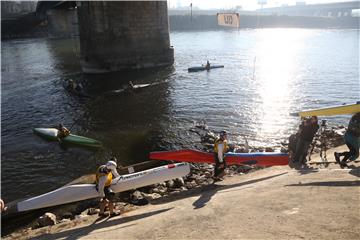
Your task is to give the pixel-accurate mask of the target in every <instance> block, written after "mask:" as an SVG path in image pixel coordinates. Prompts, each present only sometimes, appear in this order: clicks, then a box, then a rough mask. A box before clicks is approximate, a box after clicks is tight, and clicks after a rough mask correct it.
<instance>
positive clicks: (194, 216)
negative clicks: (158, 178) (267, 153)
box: [4, 145, 360, 239]
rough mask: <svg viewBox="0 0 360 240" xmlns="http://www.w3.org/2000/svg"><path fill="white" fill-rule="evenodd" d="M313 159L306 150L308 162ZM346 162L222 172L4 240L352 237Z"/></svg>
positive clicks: (352, 184)
mask: <svg viewBox="0 0 360 240" xmlns="http://www.w3.org/2000/svg"><path fill="white" fill-rule="evenodd" d="M345 150H347V147H346V146H344V145H343V146H340V147H337V148H333V149H331V150H328V161H329V162H334V161H333V160H334V159H333V152H334V151H345ZM320 161H321V159H320V158H319V157H316V156H315V155H313V158H312V161H311V162H320ZM311 162H310V163H311ZM351 167H352V168H351V169H340V167H339V165H337V164H333V163H331V164H329V166H328V167H327V168H324V167H316V168H310V169H302V170H294V169H291V168H289V167H271V168H266V169H261V170H259V171H253V172H251V173H249V174H246V175H232V176H229V175H228V177H227V178H226V179H225V180H224V181H222V182H219V183H216V184H209V185H204V186H201V187H198V188H194V189H192V190H188V191H184V192H178V193H175V194H171V195H169V196H166V197H162V198H159V199H154V200H152V201H150V204H149V205H147V206H144V207H135V208H133V209H131V211H128V210H125V211H123V212H122V215H121V216H119V217H114V218H106V219H98V217H97V215H84V216H82V217H80V218H77V219H76V220H73V221H66V222H62V223H59V224H57V225H55V226H51V227H44V228H40V229H35V230H30V229H25V230H21V231H17V232H15V233H13V234H11V235H9V236H6V237H5V238H4V239H30V238H36V239H55V238H56V239H58V238H76V239H80V238H81V239H105V238H109V239H113V238H117V237H118V236H124V237H125V238H126V239H144V238H146V239H178V238H182V239H186V238H191V239H199V238H202V239H203V238H209V239H215V238H227V239H229V238H262V239H264V238H266V239H275V238H276V239H289V238H291V239H302V238H306V239H310V238H316V239H358V238H359V237H360V231H359V227H358V226H359V220H360V218H359V215H358V212H359V206H358V202H359V196H358V194H357V193H358V191H359V187H360V181H359V176H360V168H359V167H360V163H359V162H356V163H354V164H352V165H351ZM140 226H141V227H140ZM154 226H156V229H157V230H156V231H154Z"/></svg>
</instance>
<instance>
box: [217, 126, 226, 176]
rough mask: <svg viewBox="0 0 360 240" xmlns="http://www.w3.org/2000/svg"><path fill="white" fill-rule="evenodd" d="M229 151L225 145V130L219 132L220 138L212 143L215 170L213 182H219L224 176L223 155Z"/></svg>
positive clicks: (224, 163)
mask: <svg viewBox="0 0 360 240" xmlns="http://www.w3.org/2000/svg"><path fill="white" fill-rule="evenodd" d="M228 149H229V147H228V145H227V132H226V131H225V130H223V131H221V132H220V137H219V138H218V139H217V140H216V141H215V143H214V157H215V170H214V180H215V181H221V180H223V179H222V177H223V176H224V175H225V168H226V162H225V156H224V155H225V153H226V151H227V150H228Z"/></svg>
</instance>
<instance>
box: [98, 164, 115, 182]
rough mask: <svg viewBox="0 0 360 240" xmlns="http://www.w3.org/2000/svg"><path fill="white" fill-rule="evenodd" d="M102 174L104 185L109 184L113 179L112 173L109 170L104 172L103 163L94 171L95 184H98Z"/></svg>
mask: <svg viewBox="0 0 360 240" xmlns="http://www.w3.org/2000/svg"><path fill="white" fill-rule="evenodd" d="M103 176H106V182H105V187H108V186H110V185H111V181H112V179H113V175H112V173H111V171H110V172H109V173H107V172H106V166H105V165H101V166H100V167H99V168H98V169H97V171H96V184H99V179H100V178H101V177H103Z"/></svg>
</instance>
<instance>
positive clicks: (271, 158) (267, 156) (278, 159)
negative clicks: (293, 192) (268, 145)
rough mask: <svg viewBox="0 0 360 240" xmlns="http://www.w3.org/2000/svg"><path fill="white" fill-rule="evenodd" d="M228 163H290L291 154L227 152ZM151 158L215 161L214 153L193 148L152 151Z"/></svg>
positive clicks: (196, 161)
mask: <svg viewBox="0 0 360 240" xmlns="http://www.w3.org/2000/svg"><path fill="white" fill-rule="evenodd" d="M225 156H226V163H227V164H228V165H239V164H248V165H250V164H252V165H257V166H277V165H288V164H289V155H288V154H286V153H274V152H256V153H226V154H225ZM150 159H153V160H167V161H177V162H193V163H215V160H214V154H213V153H208V152H202V151H198V150H192V149H183V150H175V151H164V152H151V153H150Z"/></svg>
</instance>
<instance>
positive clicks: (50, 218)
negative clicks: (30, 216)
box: [37, 213, 56, 227]
mask: <svg viewBox="0 0 360 240" xmlns="http://www.w3.org/2000/svg"><path fill="white" fill-rule="evenodd" d="M37 222H38V224H39V227H46V226H52V225H55V224H56V216H55V214H53V213H45V214H44V215H42V216H41V217H39V219H38V221H37Z"/></svg>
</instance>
